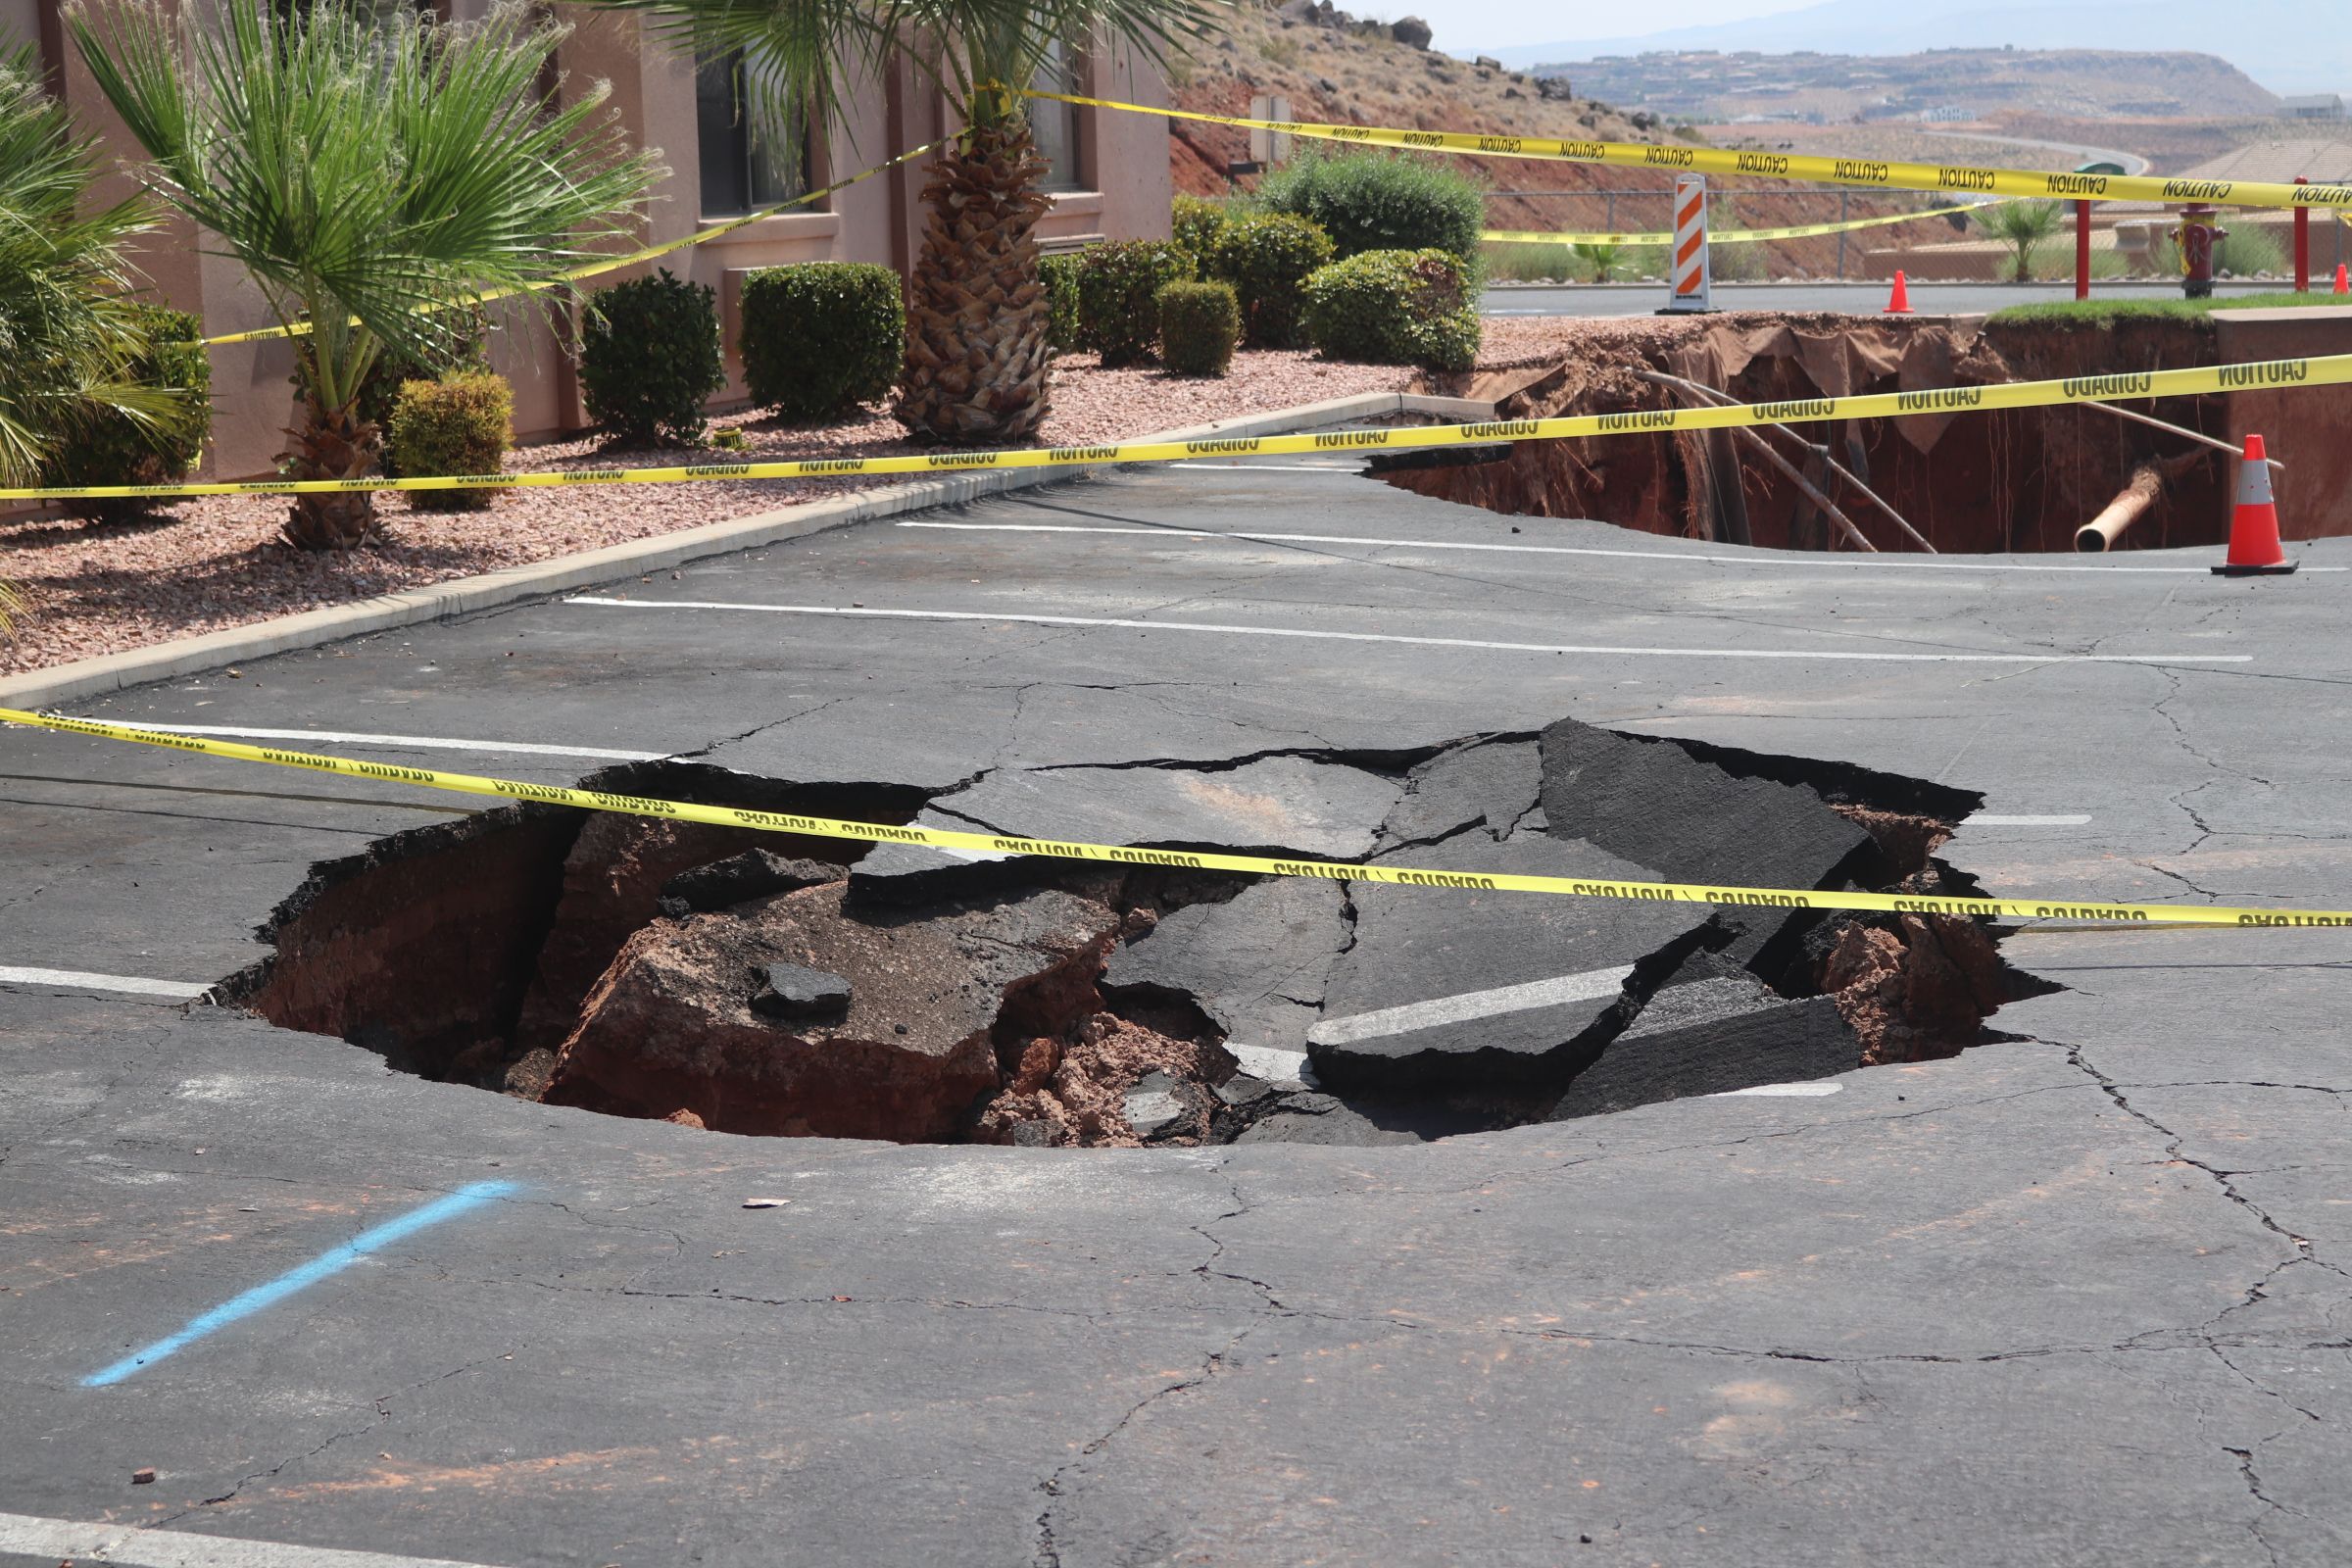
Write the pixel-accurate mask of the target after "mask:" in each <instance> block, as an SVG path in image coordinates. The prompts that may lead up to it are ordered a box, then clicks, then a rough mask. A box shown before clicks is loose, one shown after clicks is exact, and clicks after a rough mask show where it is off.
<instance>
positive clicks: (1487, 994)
mask: <svg viewBox="0 0 2352 1568" xmlns="http://www.w3.org/2000/svg"><path fill="white" fill-rule="evenodd" d="M1633 972H1634V967H1633V965H1632V964H1630V963H1629V964H1626V965H1624V966H1623V967H1621V968H1616V969H1588V970H1586V971H1585V972H1584V973H1582V974H1563V975H1555V976H1553V977H1552V978H1551V979H1548V980H1530V981H1528V982H1526V983H1525V984H1524V985H1515V986H1496V987H1495V988H1494V989H1493V990H1491V991H1465V992H1462V993H1461V994H1459V995H1458V996H1451V997H1438V998H1435V999H1434V1000H1432V1001H1429V1002H1408V1003H1406V1004H1404V1005H1402V1006H1398V1007H1381V1008H1378V1009H1376V1010H1374V1011H1372V1012H1359V1013H1355V1014H1353V1015H1351V1016H1349V1017H1346V1018H1325V1019H1324V1020H1322V1021H1321V1022H1320V1023H1317V1024H1316V1025H1314V1027H1312V1028H1310V1029H1308V1030H1307V1032H1306V1038H1307V1039H1308V1040H1309V1041H1311V1042H1312V1043H1313V1044H1315V1045H1318V1046H1346V1045H1352V1044H1354V1043H1355V1042H1356V1041H1359V1040H1378V1039H1381V1038H1383V1037H1385V1036H1388V1035H1401V1034H1406V1033H1409V1032H1410V1031H1412V1030H1415V1029H1434V1028H1436V1027H1438V1026H1439V1025H1440V1024H1448V1023H1468V1022H1470V1021H1472V1020H1473V1019H1477V1018H1499V1017H1501V1016H1502V1015H1503V1014H1504V1013H1510V1012H1528V1011H1531V1010H1533V1009H1534V1008H1537V1007H1552V1006H1557V1005H1560V1004H1562V1003H1567V1002H1591V1001H1593V999H1594V998H1596V997H1613V996H1615V995H1616V994H1617V993H1618V992H1619V991H1620V990H1622V989H1624V986H1625V982H1626V980H1627V979H1628V978H1629V977H1630V976H1631V975H1632V974H1633Z"/></svg>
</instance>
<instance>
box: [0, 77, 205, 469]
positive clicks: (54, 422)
mask: <svg viewBox="0 0 2352 1568" xmlns="http://www.w3.org/2000/svg"><path fill="white" fill-rule="evenodd" d="M93 169H94V160H93V156H92V152H91V147H90V143H89V142H88V141H86V140H84V139H82V138H79V137H76V136H75V135H74V133H73V125H72V123H71V122H70V121H69V119H68V117H67V114H66V109H65V106H64V105H63V104H61V103H59V102H58V101H57V100H55V99H54V98H51V97H50V96H49V95H48V94H47V93H45V92H44V91H42V89H41V78H40V73H39V69H38V68H37V67H36V66H35V65H34V64H33V60H32V57H31V55H30V53H29V52H23V53H17V54H12V55H8V56H4V57H0V485H31V484H38V483H39V482H40V472H41V470H42V468H43V467H44V466H47V464H48V462H49V459H50V458H51V457H52V456H53V455H54V454H55V453H56V451H57V450H58V448H59V446H60V445H61V444H62V443H63V442H65V441H66V440H67V439H68V438H70V437H71V436H73V434H75V433H76V431H77V429H78V428H79V427H80V426H82V425H83V424H85V423H87V422H89V421H91V420H93V419H97V418H100V417H105V416H106V415H108V414H109V413H110V412H111V413H115V414H121V415H123V416H125V417H128V418H129V419H130V420H131V421H132V422H133V423H134V424H139V425H145V426H149V427H151V428H153V429H155V430H157V431H158V432H159V433H160V432H167V431H169V430H170V428H171V427H172V426H173V425H175V424H177V423H178V422H180V421H181V420H182V419H184V418H185V417H187V415H188V414H189V413H190V412H191V411H190V410H189V409H188V408H187V406H186V399H185V396H184V394H182V393H180V392H177V391H175V390H171V389H164V388H155V387H148V386H142V385H140V384H138V383H137V382H136V381H135V380H134V379H132V378H131V373H130V372H131V367H132V365H133V364H134V363H135V362H136V361H137V360H138V359H139V358H140V356H141V355H143V354H144V353H145V352H146V350H147V348H148V343H147V339H146V336H145V333H144V331H143V330H142V327H141V324H140V318H139V311H138V307H137V306H136V304H135V303H134V302H133V301H132V299H131V298H130V296H131V294H132V293H133V292H134V291H135V290H136V289H137V287H138V286H139V275H138V272H137V270H136V269H134V268H133V267H132V266H131V264H130V261H129V259H128V256H127V254H126V251H125V247H126V245H127V243H128V242H129V241H130V240H132V239H133V238H135V237H136V236H138V235H139V234H141V233H144V232H146V231H147V230H148V229H150V228H152V227H154V224H155V214H154V211H153V210H152V209H151V208H149V207H147V206H146V205H145V204H144V203H142V202H139V201H136V200H132V201H125V202H122V203H119V204H117V205H115V206H113V207H109V208H106V209H104V210H102V211H98V212H87V213H85V212H83V211H82V210H81V208H82V205H83V201H84V198H85V197H86V196H87V194H88V191H89V186H90V178H91V174H92V172H93Z"/></svg>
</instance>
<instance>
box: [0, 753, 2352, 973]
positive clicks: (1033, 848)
mask: <svg viewBox="0 0 2352 1568" xmlns="http://www.w3.org/2000/svg"><path fill="white" fill-rule="evenodd" d="M0 723H9V724H28V725H33V726H35V727H37V728H41V729H51V730H60V731H63V732H64V733H66V734H69V735H91V736H96V737H98V738H99V739H102V740H110V741H131V742H134V743H136V744H138V745H141V746H163V747H168V748H170V749H172V750H173V751H179V752H196V753H200V754H202V755H204V756H207V757H226V758H233V759H236V760H239V761H246V762H269V763H272V764H274V765H276V766H278V767H300V768H308V769H309V770H311V771H312V772H315V773H338V774H342V775H344V776H345V777H349V778H367V779H375V780H377V781H379V782H382V783H389V784H415V785H417V786H419V787H421V788H424V789H435V790H450V791H454V792H455V793H457V794H460V795H488V796H496V797H498V798H500V799H504V800H510V801H535V802H538V803H539V804H540V805H543V806H569V807H576V808H578V809H581V810H587V811H617V812H619V813H621V814H623V815H627V816H653V817H660V818H662V819H663V820H665V821H671V822H707V823H710V824H711V825H713V826H717V827H748V828H759V829H762V830H764V831H766V832H770V833H801V834H806V835H808V836H809V837H811V838H824V839H855V840H858V841H860V842H863V843H868V844H919V845H923V846H925V847H927V848H931V849H939V850H963V851H967V852H969V851H978V852H979V853H981V854H984V855H1005V856H1024V855H1026V856H1037V857H1040V858H1047V859H1056V860H1095V861H1103V862H1107V863H1109V864H1113V865H1164V866H1173V867H1177V868H1180V869H1183V870H1197V871H1240V872H1246V873H1250V874H1254V875H1258V876H1306V877H1322V878H1326V879H1329V880H1334V881H1348V882H1386V883H1394V884H1397V885H1399V886H1403V887H1421V888H1471V889H1476V890H1479V891H1482V892H1496V893H1548V894H1553V895H1556V896H1560V897H1565V898H1575V899H1619V900H1629V901H1633V902H1637V903H1647V904H1714V905H1735V906H1740V907H1770V908H1787V909H1852V910H1861V911H1867V912H1872V913H1893V914H1957V915H1985V916H1987V917H1991V918H1995V919H2002V918H2006V919H2024V920H2102V921H2123V922H2130V923H2133V924H2159V925H2205V926H2214V925H2220V926H2340V925H2352V911H2348V910H2337V909H2254V908H2230V907H2219V906H2212V905H2174V904H2108V903H2099V902H2083V903H2063V902H2059V901H2056V900H2045V899H1948V898H1920V897H1916V896H1913V895H1908V894H1896V893H1859V892H1825V891H1822V890H1820V889H1817V888H1748V887H1711V886H1708V885H1706V884H1704V883H1698V882H1628V881H1588V880H1585V879H1582V878H1578V877H1564V876H1522V875H1517V874H1514V873H1510V872H1469V871H1434V870H1417V869H1414V868H1412V867H1410V866H1401V865H1364V864H1359V863H1357V862H1355V861H1352V860H1288V859H1278V858H1273V857H1270V856H1262V855H1226V854H1223V853H1220V852H1215V851H1207V850H1200V851H1195V850H1147V849H1136V848H1133V847H1131V846H1127V845H1120V844H1088V843H1084V842H1082V841H1065V840H1061V839H1038V838H1022V837H1016V836H1014V835H1011V834H1004V833H969V832H963V831H959V830H956V829H951V828H931V827H897V826H893V825H891V824H889V823H884V822H850V821H843V820H841V819H839V818H837V817H830V816H803V815H800V814H799V813H797V812H793V811H758V810H751V809H746V808H742V807H733V806H702V805H698V804H696V803H694V802H691V801H663V800H654V799H649V798H646V797H643V796H636V795H613V794H609V793H607V792H606V791H603V790H578V789H565V788H563V787H561V786H558V785H553V784H524V783H519V782H517V781H515V780H514V779H504V778H484V777H481V776H479V775H477V774H472V773H444V772H442V771H440V770H439V769H437V768H430V767H407V766H402V765H399V764H396V763H391V762H362V761H358V760H354V759H352V758H348V757H322V756H319V755H318V754H316V753H312V752H286V751H279V750H277V749H276V748H275V747H268V746H246V745H242V744H240V743H238V742H235V741H216V740H204V739H200V738H198V737H196V736H193V735H173V734H171V733H169V732H167V731H163V730H151V729H127V728H124V727H123V726H121V725H118V724H107V723H102V722H100V721H98V720H96V719H87V718H68V717H65V716H64V715H62V714H57V713H27V712H24V711H19V710H17V709H13V708H0Z"/></svg>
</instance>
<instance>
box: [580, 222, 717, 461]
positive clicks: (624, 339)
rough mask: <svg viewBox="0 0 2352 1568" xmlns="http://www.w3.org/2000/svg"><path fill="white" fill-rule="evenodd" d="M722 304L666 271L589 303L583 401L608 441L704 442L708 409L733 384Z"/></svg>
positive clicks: (604, 291) (704, 288) (583, 339)
mask: <svg viewBox="0 0 2352 1568" xmlns="http://www.w3.org/2000/svg"><path fill="white" fill-rule="evenodd" d="M717 298H718V296H717V295H716V294H715V293H713V292H712V291H711V287H710V285H709V284H704V283H689V282H687V281H686V280H685V279H683V278H678V277H672V276H670V274H669V269H668V268H666V267H665V268H663V269H662V270H661V271H660V272H659V273H658V274H656V275H655V276H653V277H639V278H632V279H630V280H629V281H628V282H626V283H615V284H613V286H612V287H611V288H600V289H598V290H597V291H596V292H595V293H594V294H592V295H590V296H589V298H588V310H587V312H586V314H585V316H584V318H583V319H582V321H581V324H580V400H581V402H583V403H585V404H586V405H587V408H588V417H590V418H591V419H594V420H595V421H596V422H597V424H598V425H599V426H601V427H602V428H603V430H604V432H605V435H606V436H607V438H608V439H610V440H613V441H615V442H620V443H623V444H625V445H628V446H656V445H674V446H692V445H693V444H695V443H696V442H698V441H700V440H701V439H702V438H703V404H704V402H705V401H706V400H707V399H708V398H709V397H710V396H711V393H713V392H716V391H717V390H719V388H721V387H723V386H725V385H726V384H727V372H726V366H725V362H724V361H723V360H722V359H721V358H720V355H719V342H718V308H717V304H716V301H717Z"/></svg>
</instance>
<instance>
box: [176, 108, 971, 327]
mask: <svg viewBox="0 0 2352 1568" xmlns="http://www.w3.org/2000/svg"><path fill="white" fill-rule="evenodd" d="M940 145H941V143H940V142H936V141H927V142H925V143H923V144H922V145H921V146H920V147H910V148H908V149H907V151H906V152H903V153H901V154H899V155H898V156H897V157H896V158H886V159H884V160H883V161H882V162H881V163H878V164H876V165H874V166H873V167H872V168H871V169H861V170H859V171H858V172H857V173H855V174H852V175H851V176H850V177H849V178H847V179H839V180H835V181H834V182H833V183H832V184H830V185H826V186H824V187H822V188H821V189H818V190H812V191H810V192H809V193H808V194H807V195H805V196H795V197H794V198H792V200H790V201H788V202H778V203H776V205H774V206H773V207H762V208H761V209H760V211H758V212H756V213H746V214H744V215H743V216H742V217H741V218H730V219H728V220H727V221H725V222H723V223H714V224H712V225H711V227H709V228H705V229H698V230H696V231H695V232H694V233H691V234H689V235H687V236H686V237H685V238H684V239H673V240H666V241H664V242H662V244H660V245H648V246H646V247H645V248H644V249H643V250H635V251H631V252H629V253H628V254H627V255H626V256H600V257H598V258H597V259H596V260H595V261H593V262H588V263H585V264H583V265H582V266H579V267H575V268H573V269H571V270H569V271H567V272H564V273H562V274H560V276H559V278H558V279H557V280H556V281H554V282H548V283H540V284H536V285H534V286H533V287H531V288H527V289H511V288H506V289H493V290H492V291H491V292H489V293H487V294H476V295H474V296H473V297H472V298H471V299H469V300H466V301H465V302H463V303H464V304H466V305H488V304H490V303H491V302H492V301H494V300H503V299H510V298H512V297H514V296H515V295H516V294H518V293H545V292H547V291H548V290H550V289H554V288H560V287H562V286H563V285H564V284H565V283H577V282H579V281H581V280H582V279H583V278H590V277H601V276H603V275H604V274H605V273H607V272H617V271H619V270H621V269H622V268H624V267H635V266H636V265H638V264H639V263H640V262H650V261H653V260H655V259H657V258H659V257H662V256H667V255H669V254H670V253H671V252H673V251H682V250H688V249H691V248H692V247H694V246H697V245H707V244H709V243H710V242H711V241H712V240H714V239H717V238H719V237H720V236H722V235H726V234H732V233H734V232H735V231H736V230H737V229H739V228H748V227H750V226H751V225H752V224H754V223H757V222H760V221H764V220H766V219H770V218H775V217H778V216H780V215H782V214H784V213H788V212H791V211H792V210H793V209H794V208H796V207H806V206H808V205H809V203H810V202H821V201H823V200H824V199H825V198H826V197H828V196H831V195H833V194H834V193H835V192H837V191H845V190H848V189H849V188H850V187H851V186H852V185H855V184H857V183H858V181H859V180H861V179H871V178H873V177H874V176H875V175H876V174H879V173H881V172H883V171H885V170H888V169H895V168H897V167H898V166H899V165H901V164H903V163H906V162H907V160H908V159H910V158H920V157H922V156H923V154H925V153H927V152H930V151H931V150H932V149H933V148H935V147H938V146H940ZM452 308H455V307H452ZM354 321H355V324H356V321H357V318H354ZM310 330H311V326H310V323H309V322H308V321H298V322H296V323H295V324H294V325H292V326H290V327H289V326H264V327H257V328H256V329H255V330H253V331H251V332H229V333H225V334H223V335H222V336H220V337H207V338H199V339H197V341H198V342H199V343H201V344H202V345H204V346H205V347H206V348H211V347H214V346H215V345H217V344H221V343H258V342H260V341H261V340H262V339H264V338H272V337H301V336H305V335H307V334H308V333H309V332H310Z"/></svg>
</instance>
